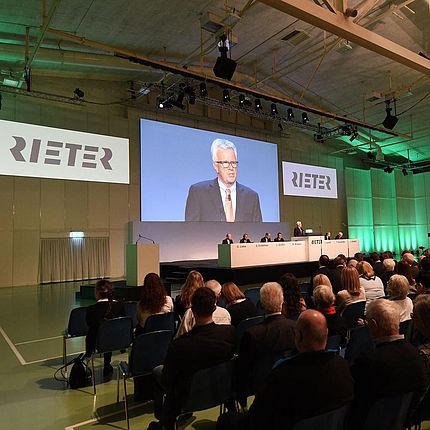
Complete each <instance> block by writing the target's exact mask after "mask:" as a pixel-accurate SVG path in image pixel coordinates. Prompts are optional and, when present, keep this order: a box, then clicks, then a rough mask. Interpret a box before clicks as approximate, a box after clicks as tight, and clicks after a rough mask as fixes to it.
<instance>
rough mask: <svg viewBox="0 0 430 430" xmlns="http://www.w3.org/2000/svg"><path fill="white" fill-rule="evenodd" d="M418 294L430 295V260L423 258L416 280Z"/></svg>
mask: <svg viewBox="0 0 430 430" xmlns="http://www.w3.org/2000/svg"><path fill="white" fill-rule="evenodd" d="M415 281H416V284H417V292H418V293H419V294H428V293H430V258H429V257H423V258H422V259H421V261H420V271H419V273H418V276H417V278H416V280H415Z"/></svg>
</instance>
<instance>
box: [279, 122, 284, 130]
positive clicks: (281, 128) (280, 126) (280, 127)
mask: <svg viewBox="0 0 430 430" xmlns="http://www.w3.org/2000/svg"><path fill="white" fill-rule="evenodd" d="M278 128H279V130H280V131H282V130H283V129H284V127H282V123H281V121H279V122H278Z"/></svg>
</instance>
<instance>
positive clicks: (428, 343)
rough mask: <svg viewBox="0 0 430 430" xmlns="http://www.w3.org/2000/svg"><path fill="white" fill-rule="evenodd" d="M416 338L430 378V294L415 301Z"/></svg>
mask: <svg viewBox="0 0 430 430" xmlns="http://www.w3.org/2000/svg"><path fill="white" fill-rule="evenodd" d="M413 316H414V326H413V327H414V331H415V334H414V339H415V340H416V344H417V347H418V350H419V351H420V354H421V356H422V357H423V358H424V362H425V364H426V370H427V375H428V377H429V378H430V296H429V295H427V294H423V295H420V296H418V297H417V298H416V300H415V302H414V312H413Z"/></svg>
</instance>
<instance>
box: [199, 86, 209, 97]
mask: <svg viewBox="0 0 430 430" xmlns="http://www.w3.org/2000/svg"><path fill="white" fill-rule="evenodd" d="M207 95H208V89H207V87H206V82H202V83H201V84H200V97H206V96H207Z"/></svg>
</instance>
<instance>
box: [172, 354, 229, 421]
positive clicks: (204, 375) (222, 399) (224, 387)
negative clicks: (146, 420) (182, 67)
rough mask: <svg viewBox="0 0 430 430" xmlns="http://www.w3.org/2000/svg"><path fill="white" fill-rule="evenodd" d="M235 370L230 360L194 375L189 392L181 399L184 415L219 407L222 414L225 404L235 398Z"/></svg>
mask: <svg viewBox="0 0 430 430" xmlns="http://www.w3.org/2000/svg"><path fill="white" fill-rule="evenodd" d="M233 369H234V360H229V361H226V362H223V363H221V364H218V365H216V366H213V367H209V368H207V369H202V370H199V371H197V372H196V373H194V375H193V376H192V378H191V382H190V386H189V387H190V388H189V390H188V392H187V393H186V395H185V396H183V397H182V396H181V398H180V406H181V410H182V413H186V412H194V411H203V410H205V409H210V408H214V407H215V406H218V405H219V406H220V414H221V413H222V409H223V408H222V407H223V404H224V403H226V402H227V401H229V400H231V399H232V398H234V395H233ZM178 400H179V399H178Z"/></svg>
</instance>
